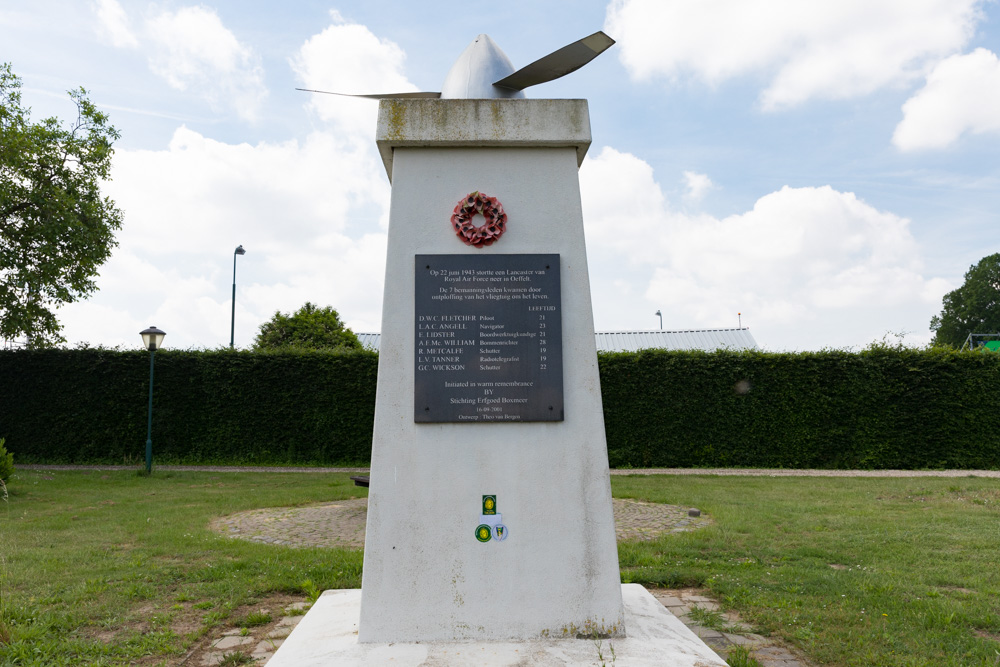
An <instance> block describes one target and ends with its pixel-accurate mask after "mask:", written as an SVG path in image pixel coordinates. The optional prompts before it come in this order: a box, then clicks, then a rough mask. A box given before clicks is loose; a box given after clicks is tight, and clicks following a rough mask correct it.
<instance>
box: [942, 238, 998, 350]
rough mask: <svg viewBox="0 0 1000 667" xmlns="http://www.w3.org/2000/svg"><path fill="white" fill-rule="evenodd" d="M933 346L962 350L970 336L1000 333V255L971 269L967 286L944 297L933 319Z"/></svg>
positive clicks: (987, 258)
mask: <svg viewBox="0 0 1000 667" xmlns="http://www.w3.org/2000/svg"><path fill="white" fill-rule="evenodd" d="M931 331H933V332H934V343H935V344H940V345H952V346H954V347H961V346H962V344H963V343H964V342H965V339H966V338H968V337H969V334H970V333H1000V253H996V254H993V255H990V256H988V257H983V258H982V259H981V260H979V263H978V264H974V265H972V266H971V267H969V270H968V271H967V272H966V273H965V283H964V284H963V285H962V286H961V287H959V288H958V289H957V290H954V291H953V292H948V293H947V294H945V295H944V308H943V309H942V310H941V314H940V315H935V316H934V317H932V318H931Z"/></svg>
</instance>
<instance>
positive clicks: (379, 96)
mask: <svg viewBox="0 0 1000 667" xmlns="http://www.w3.org/2000/svg"><path fill="white" fill-rule="evenodd" d="M295 90H301V91H303V92H306V93H323V94H324V95H340V96H341V97H366V98H368V99H370V100H422V99H437V98H438V97H441V93H375V94H372V95H354V94H352V93H335V92H332V91H329V90H312V89H310V88H296V89H295Z"/></svg>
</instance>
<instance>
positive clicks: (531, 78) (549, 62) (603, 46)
mask: <svg viewBox="0 0 1000 667" xmlns="http://www.w3.org/2000/svg"><path fill="white" fill-rule="evenodd" d="M614 43H615V40H613V39H611V38H610V37H608V36H607V35H605V34H604V33H603V32H601V31H600V30H598V31H597V32H595V33H594V34H593V35H590V36H589V37H584V38H583V39H581V40H579V41H576V42H573V43H572V44H569V45H567V46H564V47H562V48H561V49H559V50H558V51H553V52H552V53H550V54H549V55H547V56H545V57H543V58H539V59H538V60H536V61H535V62H533V63H531V64H530V65H525V66H524V67H522V68H521V69H519V70H517V71H516V72H514V73H513V74H511V75H510V76H508V77H505V78H503V79H500V80H499V81H495V82H494V83H493V85H494V86H500V87H501V88H509V89H511V90H524V89H525V88H527V87H528V86H536V85H538V84H540V83H545V82H546V81H552V80H554V79H558V78H559V77H561V76H566V75H567V74H569V73H570V72H575V71H576V70H578V69H580V68H581V67H583V66H584V65H586V64H587V63H589V62H590V61H591V60H593V59H594V58H596V57H597V56H599V55H601V54H602V53H604V51H606V50H607V49H608V48H609V47H610V46H611V45H612V44H614Z"/></svg>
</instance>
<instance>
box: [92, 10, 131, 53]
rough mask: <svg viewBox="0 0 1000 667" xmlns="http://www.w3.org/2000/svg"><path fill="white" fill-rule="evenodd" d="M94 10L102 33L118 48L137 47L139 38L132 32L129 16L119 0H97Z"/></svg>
mask: <svg viewBox="0 0 1000 667" xmlns="http://www.w3.org/2000/svg"><path fill="white" fill-rule="evenodd" d="M93 7H94V12H95V13H96V14H97V19H98V21H99V22H100V33H101V36H102V37H105V38H106V39H108V40H109V41H110V43H111V45H112V46H114V47H116V48H135V47H137V46H138V45H139V40H138V39H136V37H135V35H134V34H133V33H132V28H131V27H130V26H129V20H128V16H126V14H125V10H124V9H122V6H121V5H120V4H119V3H118V0H95V2H94V3H93Z"/></svg>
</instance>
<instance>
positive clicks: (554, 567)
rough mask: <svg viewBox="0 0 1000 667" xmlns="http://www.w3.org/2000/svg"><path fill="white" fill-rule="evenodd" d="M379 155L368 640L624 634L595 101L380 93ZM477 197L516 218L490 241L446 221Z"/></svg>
mask: <svg viewBox="0 0 1000 667" xmlns="http://www.w3.org/2000/svg"><path fill="white" fill-rule="evenodd" d="M378 145H379V150H380V151H381V153H382V156H383V160H384V162H385V165H386V170H387V172H388V173H389V177H390V179H391V181H392V205H391V209H390V214H389V247H388V260H387V263H386V276H385V296H384V302H383V311H382V312H383V316H382V337H381V341H380V344H379V373H378V393H377V399H376V407H375V433H374V439H373V443H372V464H371V486H370V488H369V496H368V498H369V500H368V528H367V536H366V539H365V564H364V579H363V582H362V586H361V591H362V592H361V624H360V631H359V640H360V641H361V642H398V641H418V640H421V641H423V640H453V639H496V640H500V639H529V638H538V637H575V636H577V635H590V634H594V633H596V634H597V635H599V636H609V635H610V636H619V635H622V634H623V631H624V628H623V610H622V598H621V588H620V578H619V570H618V552H617V547H616V542H615V527H614V515H613V512H612V506H611V486H610V482H609V476H608V456H607V445H606V443H605V438H604V415H603V411H602V408H601V387H600V381H599V378H598V369H597V352H596V349H595V343H594V333H593V332H594V322H593V315H592V309H591V302H590V282H589V277H588V275H587V254H586V248H585V244H584V235H583V216H582V212H581V205H580V186H579V179H578V177H577V170H578V168H579V165H580V162H581V161H582V160H583V156H584V154H585V153H586V151H587V148H588V146H589V145H590V121H589V116H588V112H587V103H586V101H585V100H527V99H521V100H519V99H512V100H498V99H490V100H487V99H469V100H467V99H453V100H384V101H382V102H381V106H380V108H379V124H378ZM477 192H479V193H485V194H487V195H488V196H489V197H490V198H495V199H496V200H498V202H499V204H500V206H501V207H502V211H503V213H501V214H500V215H506V224H505V229H504V231H502V233H500V235H499V237H498V238H496V240H495V241H493V242H492V243H491V244H490V245H488V246H487V245H483V246H482V247H475V246H474V245H468V244H467V243H466V242H465V241H467V240H468V239H466V238H464V237H463V236H462V235H461V234H460V232H461V230H456V228H455V224H454V223H453V221H452V218H453V217H455V216H454V215H453V211H454V209H455V208H456V206H457V205H458V204H459V203H460V202H461V201H463V200H465V199H466V198H467V197H468V195H469V194H471V193H477ZM473 196H474V195H473ZM492 208H494V209H495V208H497V207H496V206H493V207H492ZM487 209H488V210H487V215H488V214H489V209H490V206H489V204H487ZM459 213H461V211H460V212H459ZM484 217H485V216H482V215H476V216H474V217H472V218H471V220H469V221H468V224H470V225H473V226H483V227H484V228H486V229H488V225H489V223H487V222H486V221H485V220H484ZM461 222H463V221H460V224H461ZM486 229H484V231H485V230H486ZM474 240H475V239H474ZM487 240H491V239H487ZM428 266H429V267H430V268H429V269H428V268H427V267H428ZM546 267H548V268H546ZM438 271H444V272H447V274H445V275H435V274H436V273H437V272H438ZM538 272H541V273H538ZM418 281H419V283H421V284H417V283H418ZM494 290H496V291H494ZM435 297H445V298H441V299H435ZM538 297H544V298H538ZM560 325H561V327H560ZM559 329H561V336H559V333H560V332H559ZM540 336H541V338H540ZM557 336H558V338H557ZM440 341H443V344H442V345H438V344H437V343H438V342H440ZM542 349H544V350H545V351H544V352H541V351H540V350H542ZM543 359H544V361H543ZM557 373H561V377H556V376H555V374H557ZM424 403H431V405H430V406H428V405H424ZM428 408H430V409H429V410H428ZM550 408H551V410H550ZM539 411H541V412H542V413H543V414H542V415H539V414H538V412H539ZM427 412H432V413H434V414H432V415H430V419H432V420H433V421H423V418H424V414H421V413H427ZM539 416H540V417H541V418H543V419H544V421H527V419H537V418H539ZM438 419H440V421H438ZM418 420H420V421H418ZM491 503H492V505H491ZM494 511H495V514H492V513H491V512H494ZM494 517H496V518H497V519H498V521H497V522H498V523H500V524H501V525H502V526H505V527H506V531H505V532H502V533H501V534H499V535H496V534H494V533H495V532H496V531H493V530H492V525H491V522H492V521H493V520H494ZM484 525H485V526H489V529H488V530H487V534H486V535H485V536H486V537H487V538H488V539H486V540H485V541H484V540H481V539H480V536H479V534H478V533H477V529H478V528H479V526H484Z"/></svg>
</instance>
